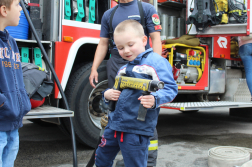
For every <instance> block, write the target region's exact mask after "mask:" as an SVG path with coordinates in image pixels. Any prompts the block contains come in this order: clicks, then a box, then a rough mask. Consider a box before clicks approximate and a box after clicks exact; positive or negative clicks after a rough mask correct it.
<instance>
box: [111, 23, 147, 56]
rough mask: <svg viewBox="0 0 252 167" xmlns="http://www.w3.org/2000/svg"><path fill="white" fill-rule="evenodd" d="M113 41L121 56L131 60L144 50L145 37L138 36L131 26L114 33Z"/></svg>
mask: <svg viewBox="0 0 252 167" xmlns="http://www.w3.org/2000/svg"><path fill="white" fill-rule="evenodd" d="M114 42H115V44H116V47H117V49H118V52H119V54H120V55H121V57H122V58H123V59H125V60H128V61H133V60H134V59H135V58H136V57H137V56H138V55H139V54H140V53H142V52H144V51H145V45H146V44H147V37H146V36H142V37H140V36H139V35H138V34H136V31H134V30H133V29H132V28H128V29H127V30H125V31H124V32H119V33H115V34H114Z"/></svg>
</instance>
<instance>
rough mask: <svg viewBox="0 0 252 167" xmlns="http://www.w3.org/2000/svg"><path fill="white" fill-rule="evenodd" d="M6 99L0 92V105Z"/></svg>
mask: <svg viewBox="0 0 252 167" xmlns="http://www.w3.org/2000/svg"><path fill="white" fill-rule="evenodd" d="M5 101H6V97H5V96H4V94H2V93H1V92H0V106H1V105H2V104H3V103H4V102H5Z"/></svg>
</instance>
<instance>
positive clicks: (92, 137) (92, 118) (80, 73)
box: [63, 61, 108, 147]
mask: <svg viewBox="0 0 252 167" xmlns="http://www.w3.org/2000/svg"><path fill="white" fill-rule="evenodd" d="M106 64H107V62H106V61H104V62H102V64H101V65H100V66H99V68H98V70H97V71H98V74H99V77H98V81H100V82H99V83H98V84H97V85H96V88H95V89H94V88H93V87H92V86H91V85H90V84H89V75H90V72H91V66H92V63H88V64H86V65H84V66H83V67H80V68H79V69H78V70H76V71H75V72H74V74H73V75H72V76H71V77H70V78H69V81H68V85H67V87H66V91H65V92H66V97H67V101H68V104H69V107H70V109H71V110H72V111H74V118H73V124H74V129H75V135H76V139H77V140H78V141H79V142H81V143H82V144H85V145H88V146H90V147H95V146H96V144H97V140H98V138H99V134H100V129H101V126H100V118H101V117H102V116H103V115H104V112H102V111H103V105H102V94H101V92H102V91H104V90H105V89H107V87H108V83H107V72H106ZM63 122H64V124H65V125H66V127H67V128H68V130H69V131H70V124H69V119H67V118H64V119H63Z"/></svg>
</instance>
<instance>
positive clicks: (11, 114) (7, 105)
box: [0, 92, 20, 121]
mask: <svg viewBox="0 0 252 167" xmlns="http://www.w3.org/2000/svg"><path fill="white" fill-rule="evenodd" d="M3 95H4V96H5V97H6V101H5V102H4V105H3V106H2V107H0V113H1V115H0V121H1V120H4V121H7V120H11V121H13V120H16V119H17V118H18V117H19V114H20V105H19V104H20V103H19V102H18V98H17V95H16V93H15V92H8V93H3Z"/></svg>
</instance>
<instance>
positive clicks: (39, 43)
mask: <svg viewBox="0 0 252 167" xmlns="http://www.w3.org/2000/svg"><path fill="white" fill-rule="evenodd" d="M20 4H21V7H22V8H23V11H24V14H25V16H26V18H27V21H28V23H29V25H30V28H31V30H32V33H33V34H34V36H35V39H36V41H37V43H38V45H39V48H40V49H41V51H42V53H43V59H44V61H45V62H46V63H47V65H48V66H49V68H50V70H51V72H52V75H53V78H54V80H55V82H56V84H57V86H58V88H59V91H60V94H61V96H62V99H63V102H64V105H65V109H66V110H70V109H69V106H68V103H67V99H66V95H65V93H64V91H63V89H62V87H61V84H60V81H59V79H58V76H57V74H56V72H55V70H54V68H53V66H52V64H51V62H50V60H49V58H48V56H47V53H46V51H45V49H44V47H43V45H42V43H41V41H40V39H39V37H38V34H37V32H36V30H35V28H34V25H33V23H32V21H31V18H30V16H29V14H28V12H27V10H26V8H25V5H24V0H21V1H20ZM70 125H71V136H72V147H73V166H74V167H77V165H78V164H77V152H76V142H75V134H74V127H73V120H72V117H70Z"/></svg>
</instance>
